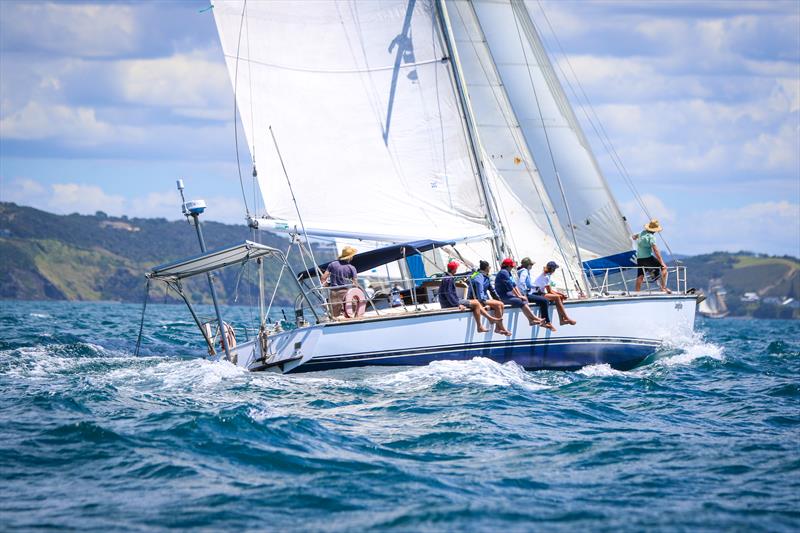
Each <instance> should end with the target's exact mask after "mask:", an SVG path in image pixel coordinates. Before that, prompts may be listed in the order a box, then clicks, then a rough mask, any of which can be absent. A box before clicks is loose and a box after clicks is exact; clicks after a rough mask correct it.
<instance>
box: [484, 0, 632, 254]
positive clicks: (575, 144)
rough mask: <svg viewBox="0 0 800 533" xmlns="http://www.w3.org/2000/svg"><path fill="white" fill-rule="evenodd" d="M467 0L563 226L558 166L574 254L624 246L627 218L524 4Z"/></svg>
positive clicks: (509, 0) (626, 247)
mask: <svg viewBox="0 0 800 533" xmlns="http://www.w3.org/2000/svg"><path fill="white" fill-rule="evenodd" d="M472 4H473V5H474V10H475V13H476V15H477V18H478V21H479V24H480V27H481V29H482V31H483V35H484V37H485V39H486V44H487V45H488V48H489V50H490V53H491V56H492V58H493V60H494V64H495V65H496V67H497V72H498V73H499V76H500V79H501V80H502V84H503V87H504V88H505V92H506V94H507V95H508V98H509V101H510V104H511V107H512V108H513V112H514V115H515V116H516V119H517V121H518V124H519V127H520V128H521V130H522V133H523V136H524V141H525V144H526V145H527V147H528V149H529V151H530V153H531V154H532V156H533V159H534V161H535V162H536V168H537V169H538V172H539V175H540V176H541V179H542V181H543V183H544V185H545V187H546V189H547V193H548V195H549V196H550V199H551V201H552V205H553V206H554V207H555V209H556V212H557V213H558V218H559V220H560V221H561V224H562V226H563V227H564V228H565V229H566V230H567V233H569V222H568V217H567V208H566V207H565V205H564V201H563V199H562V196H561V190H560V188H559V185H558V180H557V177H556V171H557V172H558V176H559V177H560V179H561V183H562V185H563V189H564V194H565V196H566V199H567V202H568V204H569V212H570V215H571V218H572V222H573V224H574V230H575V233H576V238H577V240H578V244H579V246H580V247H581V250H583V251H586V252H588V254H585V253H584V254H582V255H583V257H582V259H583V260H584V261H585V260H588V259H593V258H596V257H603V256H608V255H614V254H617V253H620V252H624V251H627V250H630V249H631V241H630V236H629V231H628V228H627V224H626V223H625V220H624V219H623V217H622V214H621V213H620V210H619V207H618V206H617V203H616V201H615V199H614V197H613V196H612V194H611V191H610V190H609V187H608V184H607V183H606V181H605V179H604V177H603V175H602V173H601V172H600V168H599V166H598V165H597V162H596V160H595V158H594V155H593V153H592V151H591V148H590V147H589V144H588V141H587V139H586V137H585V136H584V134H583V132H582V130H581V128H580V125H579V124H578V121H577V119H576V118H575V115H574V113H573V111H572V108H571V106H570V104H569V101H568V99H567V97H566V95H565V94H564V90H563V89H562V87H561V84H560V82H559V81H558V78H557V77H556V74H555V71H554V70H553V67H552V65H551V64H550V60H549V59H548V57H547V53H546V52H545V50H544V47H543V45H542V43H541V40H540V38H539V35H538V34H537V31H536V28H535V27H534V24H533V21H532V19H531V17H530V14H529V11H528V8H527V7H526V5H525V4H524V2H522V0H502V1H498V0H491V1H483V0H475V1H474V2H472ZM548 140H549V143H548ZM551 156H552V157H551Z"/></svg>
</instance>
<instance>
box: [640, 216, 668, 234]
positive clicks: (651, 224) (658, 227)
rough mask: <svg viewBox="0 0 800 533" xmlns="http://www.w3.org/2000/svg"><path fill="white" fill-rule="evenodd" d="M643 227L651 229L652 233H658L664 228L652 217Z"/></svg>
mask: <svg viewBox="0 0 800 533" xmlns="http://www.w3.org/2000/svg"><path fill="white" fill-rule="evenodd" d="M644 229H646V230H647V231H652V232H653V233H658V232H659V231H661V230H662V229H664V228H662V227H661V224H659V223H658V220H657V219H655V218H654V219H653V220H651V221H650V222H648V223H647V224H645V225H644Z"/></svg>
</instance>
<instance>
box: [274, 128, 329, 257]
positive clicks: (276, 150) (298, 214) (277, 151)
mask: <svg viewBox="0 0 800 533" xmlns="http://www.w3.org/2000/svg"><path fill="white" fill-rule="evenodd" d="M269 134H270V135H271V136H272V143H273V144H274V145H275V152H276V153H277V154H278V160H279V161H280V163H281V169H283V175H284V176H285V177H286V184H287V185H288V186H289V192H290V193H291V195H292V203H294V211H295V213H297V220H298V221H300V227H301V228H302V229H303V237H304V238H305V240H306V242H307V243H310V241H309V239H308V233H306V225H305V223H304V222H303V216H302V215H301V214H300V207H298V205H297V198H296V197H295V195H294V188H293V187H292V180H291V179H289V173H288V172H286V165H285V164H284V163H283V156H282V155H281V150H280V148H278V140H277V139H276V138H275V132H273V131H272V126H270V127H269ZM301 246H302V244H301ZM308 252H309V255H310V256H311V261H312V262H313V263H314V267H315V268H316V265H317V260H316V259H315V258H314V252H313V250H311V245H310V244H309V250H308ZM300 257H301V259H302V258H303V250H302V247H301V249H300ZM303 266H305V259H303ZM306 270H308V269H306Z"/></svg>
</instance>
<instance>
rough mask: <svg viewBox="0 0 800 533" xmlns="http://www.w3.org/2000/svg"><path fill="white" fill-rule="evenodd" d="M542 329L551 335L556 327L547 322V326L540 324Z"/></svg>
mask: <svg viewBox="0 0 800 533" xmlns="http://www.w3.org/2000/svg"><path fill="white" fill-rule="evenodd" d="M542 327H543V328H544V329H549V330H550V331H552V332H553V333H555V331H556V327H555V326H554V325H553V324H551V323H550V322H548V323H547V324H542Z"/></svg>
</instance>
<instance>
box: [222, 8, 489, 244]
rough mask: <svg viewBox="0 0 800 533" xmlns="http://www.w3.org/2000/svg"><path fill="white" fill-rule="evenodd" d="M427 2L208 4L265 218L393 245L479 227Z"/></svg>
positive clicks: (482, 213) (484, 224) (459, 126)
mask: <svg viewBox="0 0 800 533" xmlns="http://www.w3.org/2000/svg"><path fill="white" fill-rule="evenodd" d="M434 12H435V9H434V5H433V4H432V2H431V0H382V1H380V2H378V1H375V2H354V1H348V2H309V1H300V0H291V1H277V0H276V1H269V2H254V1H250V2H246V3H245V2H242V1H215V2H214V16H215V19H216V22H217V28H218V30H219V34H220V39H221V41H222V46H223V51H224V53H225V58H226V61H227V66H228V69H229V71H230V74H231V79H232V81H233V84H234V90H235V93H236V101H237V102H238V107H239V114H240V116H241V119H242V125H243V129H244V131H245V134H246V136H247V141H248V143H249V145H250V150H251V153H252V155H253V157H254V159H255V160H256V164H257V168H258V179H259V186H260V189H261V192H262V195H263V198H264V204H265V206H266V210H267V213H268V214H269V215H270V216H272V217H275V218H279V219H288V220H296V219H297V213H296V211H295V207H294V204H293V201H292V194H291V191H290V189H289V186H288V185H287V181H286V179H285V178H284V175H283V171H282V169H281V165H280V163H279V160H278V157H277V153H276V150H275V147H274V146H273V141H272V138H271V136H270V133H269V127H270V126H271V127H272V128H273V131H274V132H275V135H276V137H277V140H278V142H279V143H280V150H281V153H282V155H283V160H284V162H285V164H286V168H287V171H288V174H289V176H290V179H291V184H292V188H293V190H294V194H295V196H296V199H297V207H298V208H299V211H300V214H301V216H302V217H303V222H304V223H305V225H306V226H307V227H313V228H319V229H321V230H328V231H329V232H331V233H329V234H334V235H348V234H349V235H355V234H361V233H364V232H369V233H370V234H372V235H392V236H394V237H396V238H401V237H402V238H403V240H415V239H420V238H439V239H450V238H454V237H456V236H461V237H463V236H468V235H485V234H486V231H487V228H488V227H489V223H488V221H487V218H486V208H485V205H484V202H483V197H482V195H481V194H480V193H479V191H480V189H479V184H478V181H477V172H476V168H475V166H474V162H473V160H472V158H471V156H470V153H469V145H468V143H467V137H466V132H465V124H464V121H463V117H462V112H461V109H460V107H459V105H458V101H457V97H456V92H455V91H454V87H453V77H452V72H451V66H450V63H449V61H448V60H447V58H446V52H445V50H446V46H445V45H444V43H443V40H442V33H441V27H440V23H439V21H438V20H437V18H436V17H435V15H434Z"/></svg>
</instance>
